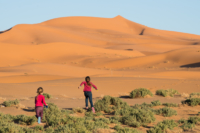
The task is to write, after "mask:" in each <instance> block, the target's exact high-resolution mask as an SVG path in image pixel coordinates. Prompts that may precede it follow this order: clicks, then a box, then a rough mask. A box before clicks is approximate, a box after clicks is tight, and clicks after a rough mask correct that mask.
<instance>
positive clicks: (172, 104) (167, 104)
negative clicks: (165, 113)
mask: <svg viewBox="0 0 200 133" xmlns="http://www.w3.org/2000/svg"><path fill="white" fill-rule="evenodd" d="M162 105H163V106H166V107H178V104H176V103H163V104H162Z"/></svg>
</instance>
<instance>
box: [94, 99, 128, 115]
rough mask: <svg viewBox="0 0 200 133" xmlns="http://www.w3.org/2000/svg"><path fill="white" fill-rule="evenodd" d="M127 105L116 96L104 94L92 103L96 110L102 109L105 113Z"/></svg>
mask: <svg viewBox="0 0 200 133" xmlns="http://www.w3.org/2000/svg"><path fill="white" fill-rule="evenodd" d="M126 107H129V105H128V104H127V103H126V102H123V101H122V100H121V99H120V98H118V97H111V96H104V97H103V99H102V100H98V101H96V102H95V104H94V108H95V110H96V112H100V111H104V112H106V113H111V112H113V111H115V110H117V109H119V108H126Z"/></svg>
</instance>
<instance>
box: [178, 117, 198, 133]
mask: <svg viewBox="0 0 200 133" xmlns="http://www.w3.org/2000/svg"><path fill="white" fill-rule="evenodd" d="M178 123H179V124H182V125H181V128H182V129H183V130H184V131H187V130H190V129H193V128H194V127H195V125H196V124H199V123H200V117H197V116H194V117H189V118H188V120H185V119H180V120H179V121H178Z"/></svg>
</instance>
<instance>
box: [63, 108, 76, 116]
mask: <svg viewBox="0 0 200 133" xmlns="http://www.w3.org/2000/svg"><path fill="white" fill-rule="evenodd" d="M61 112H62V113H64V114H65V115H69V114H73V113H74V111H73V110H65V109H62V110H61Z"/></svg>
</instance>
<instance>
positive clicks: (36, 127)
mask: <svg viewBox="0 0 200 133" xmlns="http://www.w3.org/2000/svg"><path fill="white" fill-rule="evenodd" d="M34 129H35V130H36V131H39V130H40V131H43V130H44V127H43V126H39V125H36V126H35V127H34Z"/></svg>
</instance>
